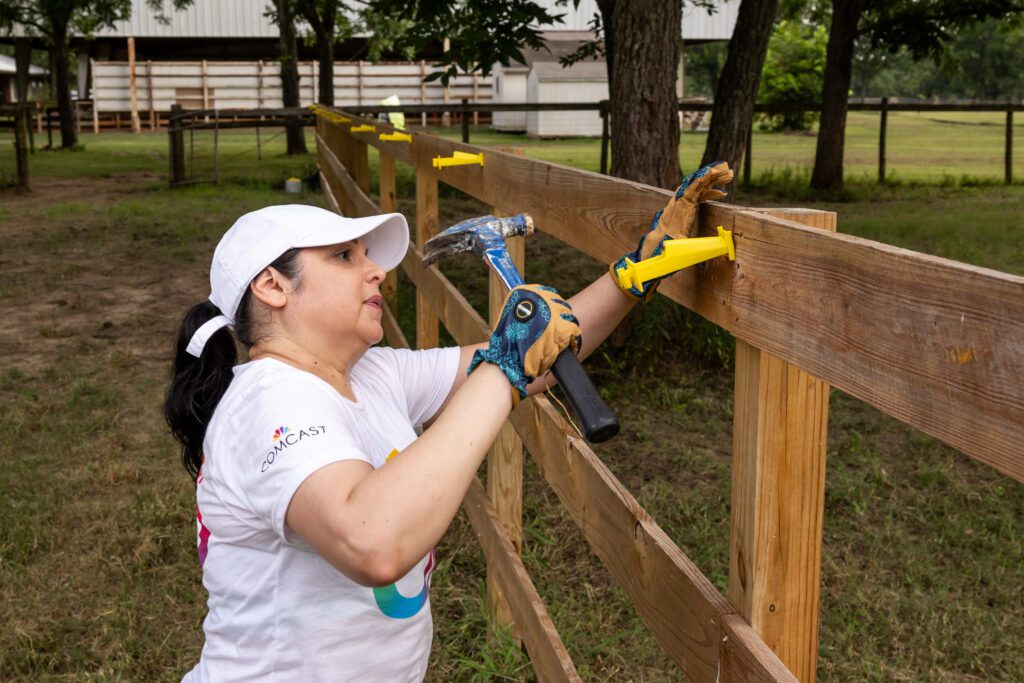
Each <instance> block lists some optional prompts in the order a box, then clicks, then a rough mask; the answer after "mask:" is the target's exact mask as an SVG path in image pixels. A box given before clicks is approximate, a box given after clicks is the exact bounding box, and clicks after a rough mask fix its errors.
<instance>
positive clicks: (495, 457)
mask: <svg viewBox="0 0 1024 683" xmlns="http://www.w3.org/2000/svg"><path fill="white" fill-rule="evenodd" d="M463 114H465V112H463ZM497 151H499V152H505V153H506V154H514V155H516V156H520V157H521V156H523V148H522V147H505V148H501V147H499V148H497ZM491 213H492V214H494V215H495V216H501V215H502V214H503V213H510V211H508V209H506V207H501V206H494V207H491ZM505 245H506V246H507V247H508V253H509V256H510V257H511V258H512V262H513V263H514V264H515V266H516V268H517V269H518V270H519V273H520V274H523V273H524V272H525V271H524V266H525V262H526V240H525V239H524V238H522V237H512V238H509V239H507V240H505ZM488 270H489V271H490V269H488ZM524 277H525V276H524ZM507 296H508V289H506V288H505V285H504V283H503V282H502V281H501V279H500V278H499V277H498V276H497V275H495V274H494V272H493V271H491V272H490V288H489V294H488V301H489V310H490V315H489V316H488V319H489V320H490V323H491V328H492V329H493V328H494V326H495V325H496V324H497V322H498V319H499V318H500V317H501V311H502V309H503V307H504V304H505V298H506V297H507ZM487 497H488V498H490V500H491V503H492V504H493V505H494V511H495V512H496V513H497V515H498V519H500V520H501V523H502V525H503V526H504V527H505V531H506V532H507V533H508V537H509V540H510V541H512V545H513V546H514V547H515V549H516V552H517V553H519V554H521V553H522V550H523V442H522V440H521V439H520V438H519V435H518V434H517V433H516V430H515V428H514V427H513V426H512V424H511V423H510V422H507V421H506V422H505V424H504V425H502V427H501V431H500V432H498V437H497V438H496V439H495V440H494V445H493V446H491V450H490V452H489V453H488V455H487ZM494 574H495V572H494V571H492V570H491V568H490V567H488V569H487V599H488V600H487V601H488V605H489V607H490V617H491V623H492V624H501V625H503V626H508V627H510V628H511V629H512V637H513V638H515V639H516V642H519V643H521V642H522V635H521V633H520V630H519V628H518V625H517V624H516V623H515V620H514V619H513V617H512V609H511V607H509V604H508V601H507V600H506V599H505V596H504V595H503V594H502V592H501V589H500V588H499V587H498V582H497V581H496V580H495V578H494Z"/></svg>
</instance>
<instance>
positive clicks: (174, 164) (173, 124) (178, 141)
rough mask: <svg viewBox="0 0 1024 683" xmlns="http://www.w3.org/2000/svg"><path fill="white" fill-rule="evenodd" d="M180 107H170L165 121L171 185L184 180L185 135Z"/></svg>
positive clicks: (177, 105) (173, 105)
mask: <svg viewBox="0 0 1024 683" xmlns="http://www.w3.org/2000/svg"><path fill="white" fill-rule="evenodd" d="M180 114H181V105H180V104H172V105H171V115H170V117H169V118H168V119H167V139H168V141H169V143H170V146H171V185H172V186H174V185H177V184H178V183H180V182H183V181H184V180H185V133H184V131H183V130H182V129H181V119H179V118H175V117H176V116H178V115H180Z"/></svg>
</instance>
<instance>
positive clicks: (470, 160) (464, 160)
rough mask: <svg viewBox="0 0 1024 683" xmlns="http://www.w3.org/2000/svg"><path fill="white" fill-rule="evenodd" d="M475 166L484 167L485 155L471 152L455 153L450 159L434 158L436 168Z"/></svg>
mask: <svg viewBox="0 0 1024 683" xmlns="http://www.w3.org/2000/svg"><path fill="white" fill-rule="evenodd" d="M473 164H480V165H481V166H483V165H484V155H483V153H482V152H481V153H480V154H470V153H469V152H455V154H454V155H453V156H450V157H434V168H444V167H445V166H472V165H473Z"/></svg>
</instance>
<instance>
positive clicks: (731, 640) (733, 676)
mask: <svg viewBox="0 0 1024 683" xmlns="http://www.w3.org/2000/svg"><path fill="white" fill-rule="evenodd" d="M720 651H721V662H720V669H719V672H718V673H719V676H718V677H717V678H715V679H714V680H715V683H718V682H719V681H721V682H722V683H768V682H769V681H775V682H777V683H796V681H797V680H798V679H797V678H796V677H795V676H793V674H792V673H791V672H790V671H789V669H787V668H786V666H785V665H784V664H783V663H782V662H780V661H779V659H778V657H776V656H775V655H774V654H773V653H772V651H771V650H770V649H768V646H767V645H765V644H764V643H763V642H762V641H761V639H760V637H758V635H757V633H755V632H754V629H752V628H751V627H750V624H748V623H747V622H746V621H745V620H744V619H743V617H742V616H740V615H739V614H726V615H724V616H723V617H722V642H721V646H720Z"/></svg>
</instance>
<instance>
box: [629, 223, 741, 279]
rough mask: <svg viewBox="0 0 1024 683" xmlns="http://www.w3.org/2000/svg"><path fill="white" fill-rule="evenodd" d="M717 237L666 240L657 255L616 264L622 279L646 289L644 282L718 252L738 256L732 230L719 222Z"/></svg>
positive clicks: (669, 273)
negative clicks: (618, 265) (634, 261)
mask: <svg viewBox="0 0 1024 683" xmlns="http://www.w3.org/2000/svg"><path fill="white" fill-rule="evenodd" d="M717 230H718V235H717V236H715V237H691V238H689V239H686V238H683V239H677V240H665V241H664V242H663V243H662V244H663V246H664V249H663V250H662V253H660V254H659V255H657V256H652V257H651V258H648V259H646V260H643V261H639V262H638V263H633V262H632V261H630V260H629V259H626V264H625V266H623V267H621V268H616V273H617V274H618V276H619V282H623V283H625V284H628V285H629V286H630V287H634V288H636V289H638V290H639V289H642V288H643V283H645V282H649V281H650V280H653V279H655V278H659V277H665V276H666V275H671V274H672V273H674V272H676V271H677V270H681V269H683V268H688V267H690V266H692V265H695V264H698V263H702V262H704V261H707V260H708V259H713V258H715V257H716V256H728V257H729V260H730V261H734V260H736V251H735V247H734V246H733V241H732V231H730V230H726V229H724V228H723V227H722V226H718V228H717Z"/></svg>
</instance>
